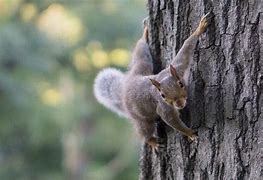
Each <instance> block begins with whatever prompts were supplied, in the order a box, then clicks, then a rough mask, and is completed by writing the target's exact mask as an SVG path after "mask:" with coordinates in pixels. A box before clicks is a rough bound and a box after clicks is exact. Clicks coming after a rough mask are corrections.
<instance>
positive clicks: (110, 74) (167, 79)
mask: <svg viewBox="0 0 263 180" xmlns="http://www.w3.org/2000/svg"><path fill="white" fill-rule="evenodd" d="M210 19H211V12H209V13H207V14H206V15H204V16H203V17H202V18H201V21H200V23H199V25H198V27H197V29H196V30H195V31H194V32H193V33H192V34H191V35H190V37H188V39H186V40H185V42H184V44H183V46H182V47H181V49H180V50H179V52H178V54H177V55H176V56H175V58H174V59H173V60H172V62H171V64H170V66H169V67H167V68H166V69H164V70H162V71H161V72H160V73H158V74H155V75H153V61H152V56H151V53H150V48H149V44H148V28H147V25H146V23H145V27H144V32H143V35H142V37H141V38H140V39H139V40H138V42H137V44H136V46H135V49H134V51H133V57H132V61H131V63H130V68H129V70H128V71H127V72H126V73H123V72H121V71H119V70H117V69H114V68H107V69H104V70H102V71H101V72H99V74H98V75H97V77H96V78H95V83H94V94H95V97H96V98H97V100H98V101H99V102H100V103H102V104H103V105H104V106H106V107H107V108H109V109H110V110H112V111H114V112H116V113H117V114H119V115H120V116H123V117H126V118H128V119H131V121H132V122H133V124H134V125H135V127H136V129H137V131H138V133H139V135H140V136H141V137H142V139H143V140H144V141H145V142H146V143H148V144H149V145H150V146H151V147H152V148H154V149H155V148H158V147H161V145H162V144H161V141H160V139H159V138H157V137H155V136H154V129H155V120H156V119H157V117H161V119H162V120H163V121H164V122H165V123H166V124H167V125H169V126H171V127H172V128H173V129H176V130H178V131H179V132H180V133H182V134H183V135H185V136H187V137H188V138H189V139H190V140H192V141H195V140H197V137H198V136H197V134H196V132H195V131H194V130H192V129H190V128H188V127H187V126H186V125H185V124H184V122H183V121H182V120H181V119H180V114H179V110H180V109H183V108H184V107H185V105H186V100H187V89H186V88H187V80H188V76H189V73H190V64H191V61H192V56H193V51H194V48H195V46H196V43H197V41H198V38H199V36H200V35H201V34H202V33H204V31H205V30H206V28H207V26H208V24H209V20H210Z"/></svg>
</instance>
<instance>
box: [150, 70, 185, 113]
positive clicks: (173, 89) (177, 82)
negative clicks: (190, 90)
mask: <svg viewBox="0 0 263 180" xmlns="http://www.w3.org/2000/svg"><path fill="white" fill-rule="evenodd" d="M150 80H151V82H152V84H153V85H154V86H155V87H156V88H157V89H158V91H159V93H160V96H161V97H162V99H163V100H164V101H165V102H166V103H167V104H169V105H171V106H173V107H175V108H176V109H183V108H184V107H185V105H186V99H187V92H186V87H185V83H184V82H183V79H181V78H180V77H179V76H178V74H177V72H176V70H175V68H174V67H173V66H172V65H170V75H169V76H167V77H165V78H163V79H162V80H161V81H160V82H158V81H156V80H154V79H150Z"/></svg>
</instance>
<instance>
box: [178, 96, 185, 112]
mask: <svg viewBox="0 0 263 180" xmlns="http://www.w3.org/2000/svg"><path fill="white" fill-rule="evenodd" d="M176 105H177V107H179V108H180V109H183V108H184V107H185V105H186V100H185V99H182V98H181V99H179V100H177V101H176Z"/></svg>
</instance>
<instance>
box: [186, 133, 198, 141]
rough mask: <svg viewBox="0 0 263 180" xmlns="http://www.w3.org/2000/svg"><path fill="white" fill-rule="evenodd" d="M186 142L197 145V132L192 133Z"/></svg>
mask: <svg viewBox="0 0 263 180" xmlns="http://www.w3.org/2000/svg"><path fill="white" fill-rule="evenodd" d="M188 140H189V141H190V142H194V143H198V135H197V132H195V133H193V134H192V135H191V136H188Z"/></svg>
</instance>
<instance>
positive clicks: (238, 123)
mask: <svg viewBox="0 0 263 180" xmlns="http://www.w3.org/2000/svg"><path fill="white" fill-rule="evenodd" d="M262 6H263V2H262V1H261V0H218V1H216V0H214V1H213V0H201V1H195V0H166V1H164V0H148V10H149V33H150V37H149V41H150V48H151V53H152V56H153V58H154V66H155V68H154V72H155V73H157V72H158V71H160V70H161V69H162V68H164V67H166V66H167V65H168V64H169V62H171V60H172V59H173V57H174V56H175V54H176V53H177V52H178V50H179V49H180V47H181V46H182V44H183V42H184V40H185V39H186V38H187V37H188V36H189V35H190V34H191V33H192V32H193V31H194V30H195V28H196V27H197V26H198V24H199V21H200V19H201V16H202V15H204V14H205V13H207V12H208V11H209V10H210V9H212V10H213V12H214V14H215V17H214V19H213V20H212V22H211V24H210V25H209V27H208V29H207V31H206V33H204V34H203V35H202V36H201V38H200V39H199V42H198V44H197V46H196V49H195V53H194V56H193V63H192V65H191V75H190V78H189V82H190V83H189V87H188V102H187V103H188V105H187V107H186V108H185V109H184V110H183V112H182V117H183V119H184V122H185V123H186V124H187V125H188V126H189V127H191V128H193V129H196V130H198V136H199V142H198V143H190V142H189V141H188V140H187V139H186V138H185V137H183V136H182V135H181V134H179V133H178V132H177V131H174V130H171V129H170V128H168V127H167V126H166V125H164V124H163V123H160V122H159V123H158V125H157V134H158V135H159V136H162V137H167V142H166V148H164V149H163V150H162V151H158V153H155V152H153V151H152V150H151V149H150V148H149V147H148V146H147V145H144V146H143V147H142V154H141V160H140V170H141V172H140V179H143V180H151V179H154V180H155V179H160V180H166V179H169V180H170V179H178V180H181V179H182V180H188V179H189V180H191V179H203V180H206V179H209V180H210V179H222V180H231V179H233V180H234V179H235V180H242V179H245V180H246V179H251V180H260V179H263V169H262V167H263V157H262V153H263V146H262V144H263V130H262V129H263V95H262V91H263V75H262V74H263V59H262V57H263V7H262Z"/></svg>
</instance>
